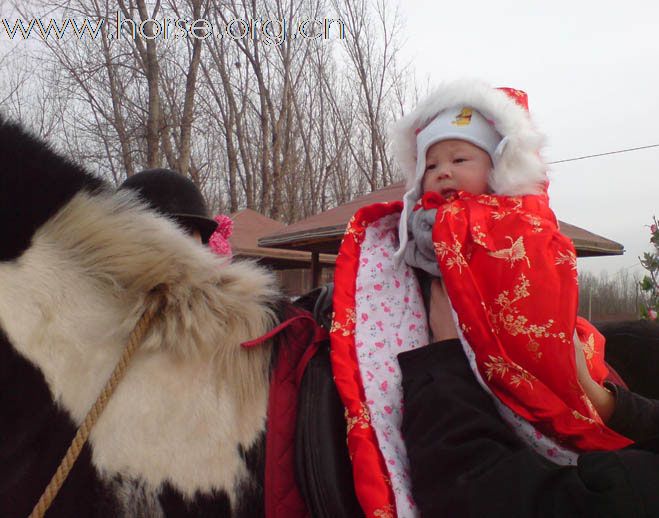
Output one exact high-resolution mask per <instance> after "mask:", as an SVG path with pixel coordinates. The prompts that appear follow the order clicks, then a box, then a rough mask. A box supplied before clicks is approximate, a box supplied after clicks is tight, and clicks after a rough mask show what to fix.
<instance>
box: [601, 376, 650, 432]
mask: <svg viewBox="0 0 659 518" xmlns="http://www.w3.org/2000/svg"><path fill="white" fill-rule="evenodd" d="M606 387H607V388H608V389H609V390H611V392H613V394H614V395H615V398H616V406H615V410H614V411H613V414H612V415H611V417H610V418H609V420H608V422H607V423H606V424H607V426H608V427H609V428H611V429H613V430H615V431H616V432H618V433H619V434H622V435H624V436H625V437H629V438H630V439H632V440H634V441H644V440H646V439H650V438H652V437H655V436H657V435H659V401H657V400H656V399H648V398H645V397H643V396H641V395H639V394H635V393H634V392H630V391H629V390H627V389H626V388H624V387H619V386H617V385H614V384H613V383H606Z"/></svg>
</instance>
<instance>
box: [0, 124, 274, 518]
mask: <svg viewBox="0 0 659 518" xmlns="http://www.w3.org/2000/svg"><path fill="white" fill-rule="evenodd" d="M0 156H1V157H2V162H1V163H0V326H1V328H0V516H3V517H13V516H27V514H29V512H30V511H31V509H32V507H33V506H34V504H35V503H36V501H37V500H38V498H39V496H40V494H41V492H42V491H43V489H44V488H45V486H46V484H47V483H48V481H49V479H50V477H51V476H52V474H53V473H54V471H55V469H56V468H57V465H58V464H59V462H60V460H61V457H62V456H63V454H64V452H65V451H66V448H67V447H68V444H69V442H70V441H71V439H72V437H73V435H74V434H75V430H76V428H77V427H78V425H79V424H80V423H81V422H82V420H83V419H84V417H85V415H86V413H87V411H88V409H89V408H90V407H91V405H92V404H93V403H94V401H95V400H96V398H97V396H98V395H99V393H100V391H101V389H102V387H103V385H104V384H105V382H106V380H107V378H108V377H109V375H110V373H111V372H112V370H113V368H114V366H115V364H116V362H117V360H118V359H119V357H120V355H121V353H122V351H123V349H124V347H125V345H126V343H127V340H128V336H129V334H130V332H131V330H132V328H133V327H134V325H135V324H136V322H137V321H138V319H139V317H140V315H141V313H142V312H143V311H144V309H145V308H147V307H149V306H150V305H151V304H162V305H163V306H162V310H161V311H160V313H159V314H158V316H157V317H156V318H155V320H154V321H153V323H152V325H151V328H150V330H149V332H148V334H147V335H146V337H145V339H144V341H143V343H142V345H141V347H140V348H139V350H138V351H137V353H136V354H135V356H134V358H133V360H132V362H131V364H130V366H129V368H128V371H127V373H126V376H125V378H124V380H123V381H122V382H121V383H120V384H119V386H118V388H117V390H116V392H115V394H114V396H113V397H112V398H111V400H110V402H109V404H108V406H107V408H106V410H105V412H104V413H103V414H102V415H101V417H100V419H99V421H98V423H97V424H96V426H95V427H94V429H93V431H92V433H91V436H90V439H89V441H88V443H87V445H86V446H85V448H84V450H83V452H82V454H81V456H80V458H79V460H78V462H77V463H76V465H75V467H74V469H73V471H72V472H71V474H70V476H69V478H68V480H67V481H66V483H65V484H64V486H63V488H62V489H61V491H60V493H59V495H58V496H57V498H56V499H55V501H54V503H53V506H52V507H51V509H50V511H49V512H48V516H49V517H50V516H53V517H55V516H66V517H72V516H76V517H78V516H108V517H110V516H112V517H117V516H149V517H151V516H154V517H157V516H244V517H247V516H249V517H253V516H259V515H262V514H263V494H262V493H263V458H264V455H263V448H264V430H265V421H266V409H267V408H266V407H267V397H268V376H269V369H270V359H271V347H270V346H265V347H257V348H254V349H250V350H244V349H242V348H241V347H240V343H241V342H243V341H245V340H248V339H251V338H255V337H257V336H260V335H262V334H263V333H264V332H266V331H267V330H268V329H270V328H272V326H273V324H274V322H275V315H274V311H273V307H274V306H273V301H276V299H277V297H278V294H277V291H276V288H275V282H274V279H273V277H272V276H271V274H269V273H267V272H266V271H264V270H262V269H260V268H258V267H257V266H255V265H253V264H249V263H242V264H241V263H234V264H228V263H226V262H224V261H223V260H222V259H220V258H218V257H216V256H214V255H213V254H212V253H211V252H210V251H208V250H207V249H205V248H203V247H201V246H198V245H196V244H195V243H194V241H193V240H192V239H191V238H189V237H187V236H186V235H184V234H183V233H182V232H181V231H180V229H178V228H177V227H176V226H175V224H174V223H173V222H171V221H169V220H167V219H165V218H163V217H159V216H157V215H155V214H154V213H153V212H151V211H149V210H148V209H146V208H145V206H144V205H143V204H142V203H141V202H140V201H139V200H137V199H136V198H135V197H134V195H132V194H131V193H129V192H123V193H121V194H115V193H114V192H112V191H111V190H109V189H108V188H107V187H106V186H105V185H104V184H103V183H102V182H101V181H99V180H98V179H97V178H95V177H93V176H91V175H89V174H87V173H86V172H85V171H83V170H82V169H81V168H80V167H78V166H76V165H74V164H72V163H70V162H69V161H67V160H65V159H63V158H61V157H59V156H57V154H56V153H54V152H52V151H51V150H50V149H48V147H47V146H45V145H44V144H43V143H41V142H39V141H38V140H37V139H35V138H33V137H31V136H29V135H28V134H26V133H24V132H23V131H22V130H21V129H20V128H19V127H18V126H16V125H13V124H10V123H8V122H3V121H2V120H1V119H0ZM156 287H160V288H161V289H159V290H157V291H155V292H154V291H153V289H154V288H156ZM163 288H164V289H163Z"/></svg>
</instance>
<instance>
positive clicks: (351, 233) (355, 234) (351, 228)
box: [344, 215, 366, 243]
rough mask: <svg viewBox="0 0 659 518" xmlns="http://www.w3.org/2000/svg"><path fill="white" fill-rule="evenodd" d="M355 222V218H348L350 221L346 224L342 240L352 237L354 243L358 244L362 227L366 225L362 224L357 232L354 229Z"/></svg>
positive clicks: (362, 231) (362, 232) (361, 234)
mask: <svg viewBox="0 0 659 518" xmlns="http://www.w3.org/2000/svg"><path fill="white" fill-rule="evenodd" d="M356 221H357V220H355V216H354V215H353V216H352V218H350V221H349V222H348V226H347V227H346V232H345V235H344V238H345V237H346V236H352V238H353V239H354V240H355V243H359V242H360V240H361V238H362V236H363V235H364V230H363V227H364V225H365V224H366V222H362V229H361V230H357V229H355V224H356Z"/></svg>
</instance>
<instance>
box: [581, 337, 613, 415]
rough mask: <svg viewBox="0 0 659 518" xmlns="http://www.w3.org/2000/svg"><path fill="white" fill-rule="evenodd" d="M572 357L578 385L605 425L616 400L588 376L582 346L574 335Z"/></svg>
mask: <svg viewBox="0 0 659 518" xmlns="http://www.w3.org/2000/svg"><path fill="white" fill-rule="evenodd" d="M574 355H575V359H576V364H577V378H578V379H579V384H580V385H581V388H583V390H584V392H585V393H586V395H587V396H588V399H590V401H591V403H592V404H593V406H594V407H595V410H597V413H598V414H599V415H600V417H601V418H602V421H604V422H605V423H606V422H607V421H608V420H609V418H610V417H611V415H612V414H613V411H614V410H615V406H616V400H615V396H614V395H613V394H611V392H610V391H609V390H607V389H605V388H604V387H603V386H602V385H600V384H599V383H597V382H596V381H595V380H594V379H593V378H592V377H591V375H590V371H589V370H588V365H587V364H586V358H585V356H584V353H583V344H582V343H581V341H580V340H579V338H578V337H577V333H576V332H575V333H574Z"/></svg>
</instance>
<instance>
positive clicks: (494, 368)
mask: <svg viewBox="0 0 659 518" xmlns="http://www.w3.org/2000/svg"><path fill="white" fill-rule="evenodd" d="M489 358H490V360H491V361H489V362H485V364H484V365H485V367H487V368H486V369H485V375H486V376H487V380H488V381H491V380H492V376H493V375H495V374H496V375H497V376H500V377H501V378H502V379H503V378H505V377H506V375H507V374H509V373H510V374H511V376H510V380H509V383H510V384H511V385H513V386H515V387H517V388H519V386H520V384H521V383H527V384H528V385H529V387H530V388H533V382H534V381H535V380H536V377H535V376H534V375H533V374H531V373H530V372H528V371H527V370H525V369H524V368H523V367H521V366H519V365H517V364H516V363H514V362H510V363H509V362H507V361H505V360H504V359H503V358H502V357H501V356H492V355H490V356H489ZM510 371H512V372H510Z"/></svg>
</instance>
